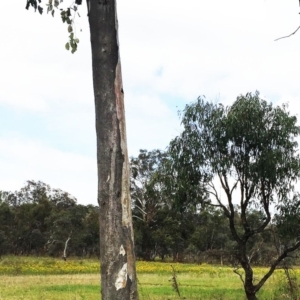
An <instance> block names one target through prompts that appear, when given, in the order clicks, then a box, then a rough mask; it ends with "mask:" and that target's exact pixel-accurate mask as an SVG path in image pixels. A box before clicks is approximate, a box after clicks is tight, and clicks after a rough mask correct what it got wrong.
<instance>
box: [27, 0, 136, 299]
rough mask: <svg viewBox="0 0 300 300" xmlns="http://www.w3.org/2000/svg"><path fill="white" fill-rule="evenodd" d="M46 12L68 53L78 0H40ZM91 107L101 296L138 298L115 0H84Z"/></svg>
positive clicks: (31, 2) (31, 1)
mask: <svg viewBox="0 0 300 300" xmlns="http://www.w3.org/2000/svg"><path fill="white" fill-rule="evenodd" d="M45 2H47V4H46V6H47V12H49V13H51V14H52V15H55V11H58V12H60V16H61V19H62V21H63V22H64V23H66V24H67V27H68V32H69V34H70V35H69V42H68V43H67V44H66V49H71V51H72V53H74V52H75V51H76V50H77V46H78V43H79V40H78V38H77V37H76V36H75V31H74V28H73V27H74V18H75V16H76V15H77V14H78V6H79V5H81V4H82V0H75V3H74V2H73V1H72V2H70V6H69V7H67V8H66V9H61V10H60V5H61V2H62V0H54V1H53V0H45ZM41 3H42V0H26V8H27V9H28V8H30V7H33V8H34V9H35V10H38V12H39V13H41V14H42V13H43V7H42V5H41ZM87 8H88V20H89V24H90V35H91V50H92V66H93V84H94V101H95V112H96V135H97V165H98V202H99V207H100V210H99V211H100V236H101V238H100V260H101V294H102V299H109V300H111V299H138V293H137V283H136V271H135V255H134V245H133V228H132V220H131V219H132V218H131V200H130V193H129V163H128V154H127V143H126V129H125V113H124V90H123V84H122V75H121V62H120V54H119V42H118V20H117V8H116V0H100V1H99V0H97V1H96V0H87Z"/></svg>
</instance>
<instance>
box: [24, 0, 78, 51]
mask: <svg viewBox="0 0 300 300" xmlns="http://www.w3.org/2000/svg"><path fill="white" fill-rule="evenodd" d="M47 1H48V3H46V4H45V5H46V8H47V14H48V13H50V14H51V15H52V17H54V14H55V11H57V10H59V11H60V16H61V20H62V22H63V23H66V24H67V25H68V26H67V30H68V33H70V35H69V41H68V42H67V43H66V45H65V48H66V50H70V49H71V53H75V52H76V51H77V48H78V43H79V39H78V38H77V37H76V30H75V17H76V16H78V17H80V15H79V13H78V5H81V4H82V1H80V0H76V1H75V4H71V5H70V6H69V7H67V8H66V9H63V8H60V4H61V3H62V2H63V0H54V1H53V0H47ZM41 2H42V0H27V3H26V7H25V8H26V9H29V7H30V6H31V7H33V8H34V10H35V11H36V10H38V12H39V13H40V14H41V15H42V14H43V11H44V8H43V7H42V6H41Z"/></svg>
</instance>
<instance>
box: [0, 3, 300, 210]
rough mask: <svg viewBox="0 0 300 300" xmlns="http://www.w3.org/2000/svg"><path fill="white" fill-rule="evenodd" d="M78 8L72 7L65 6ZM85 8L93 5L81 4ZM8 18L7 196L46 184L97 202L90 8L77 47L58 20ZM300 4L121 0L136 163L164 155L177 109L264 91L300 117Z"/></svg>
mask: <svg viewBox="0 0 300 300" xmlns="http://www.w3.org/2000/svg"><path fill="white" fill-rule="evenodd" d="M68 1H69V0H64V3H68ZM83 2H85V1H83ZM25 4H26V0H23V1H4V3H2V9H1V10H0V26H1V28H2V30H1V41H0V79H1V80H0V190H5V191H14V190H18V189H20V188H21V187H22V186H24V184H25V182H26V181H27V180H35V181H38V180H40V181H43V182H45V183H47V184H49V185H50V186H51V187H52V188H60V189H62V190H64V191H67V192H69V193H70V194H71V195H73V196H74V197H76V198H77V200H78V203H80V204H94V205H96V204H97V165H96V133H95V112H94V98H93V86H92V65H91V49H90V37H89V25H88V19H87V13H86V8H85V7H84V6H81V7H80V15H81V17H80V18H76V21H75V22H76V33H77V36H78V38H79V40H80V43H79V48H78V51H77V52H76V53H75V54H71V53H70V52H68V51H66V50H65V48H64V45H65V43H66V42H67V40H68V33H67V28H66V25H65V24H62V22H61V20H60V18H59V16H58V15H56V16H55V17H54V18H52V16H50V15H47V14H44V15H42V16H40V15H39V14H38V13H34V11H33V10H32V9H31V10H29V11H27V10H25ZM299 12H300V7H299V2H298V1H297V0H251V1H250V0H227V1H224V0H210V1H207V0H205V1H204V0H186V1H181V0H180V1H179V0H126V1H124V0H119V1H118V19H119V40H120V51H121V63H122V73H123V83H124V92H125V110H126V123H127V125H126V126H127V140H128V150H129V156H137V155H138V153H139V149H147V150H153V149H162V150H164V149H166V147H167V146H168V144H169V142H170V140H171V139H173V138H175V137H176V136H177V135H178V134H179V133H180V119H179V117H178V111H180V110H182V109H183V108H184V107H185V105H186V104H189V103H191V102H193V101H195V100H196V99H197V97H198V96H200V95H205V96H206V98H207V99H208V100H211V101H218V102H221V103H223V104H225V105H230V104H232V103H233V102H234V101H235V99H236V97H237V96H238V95H240V94H245V93H247V92H255V91H256V90H258V91H260V95H261V97H262V98H264V99H266V100H268V101H269V102H272V103H273V104H275V105H277V104H278V105H280V104H282V103H289V109H290V111H291V112H292V113H293V114H295V115H297V114H298V113H299V111H300V104H298V103H300V101H298V100H300V88H299V70H300V55H299V53H300V51H299V50H300V30H299V32H298V33H296V34H295V35H293V36H291V37H289V38H285V39H281V40H278V41H274V40H275V39H277V38H280V37H282V36H286V35H289V34H291V33H292V32H294V31H295V30H296V29H297V28H298V26H299V25H300V15H299Z"/></svg>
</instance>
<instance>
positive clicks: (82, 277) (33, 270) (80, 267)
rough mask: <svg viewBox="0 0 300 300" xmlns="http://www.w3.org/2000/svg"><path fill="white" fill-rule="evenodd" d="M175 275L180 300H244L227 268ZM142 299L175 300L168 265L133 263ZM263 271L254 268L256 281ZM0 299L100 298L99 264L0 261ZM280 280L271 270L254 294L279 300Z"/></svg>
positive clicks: (183, 267)
mask: <svg viewBox="0 0 300 300" xmlns="http://www.w3.org/2000/svg"><path fill="white" fill-rule="evenodd" d="M172 265H173V266H174V268H175V269H176V271H177V281H178V284H179V291H180V296H181V297H182V298H181V299H184V298H185V299H224V300H227V299H228V300H229V299H232V300H233V299H236V300H241V299H244V291H243V288H242V283H241V281H240V279H239V278H238V276H237V275H236V274H234V273H233V271H232V268H229V267H219V266H209V265H189V264H172ZM137 271H138V280H139V283H138V286H139V293H140V298H141V299H142V300H144V299H145V300H156V299H157V300H166V299H180V298H179V296H178V294H177V293H176V292H175V291H174V289H173V288H172V280H170V279H171V277H172V268H171V266H170V264H168V263H147V262H138V263H137ZM265 271H266V269H263V268H256V269H255V272H256V273H257V276H258V277H261V276H262V274H264V272H265ZM0 274H1V276H0V299H1V300H2V299H3V300H4V299H5V300H6V299H26V300H33V299H39V300H42V299H43V300H46V299H47V300H54V299H55V300H57V299H60V300H67V299H68V300H77V299H87V300H93V299H99V295H100V288H99V282H100V279H99V275H98V274H99V263H98V261H96V260H82V261H81V260H68V261H67V262H64V261H62V260H57V259H49V258H30V257H29V258H19V257H5V258H3V259H2V260H1V261H0ZM284 281H285V279H284V276H283V272H282V271H276V273H275V274H274V275H273V276H272V278H271V279H270V280H269V281H268V283H267V284H266V286H265V287H264V288H263V290H262V291H261V292H260V293H259V295H258V296H259V299H266V300H271V299H284V297H283V293H282V292H283V291H282V290H280V287H282V286H283V283H284Z"/></svg>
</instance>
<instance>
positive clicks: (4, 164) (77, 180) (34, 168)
mask: <svg viewBox="0 0 300 300" xmlns="http://www.w3.org/2000/svg"><path fill="white" fill-rule="evenodd" d="M0 157H1V169H3V170H5V171H2V172H0V182H1V187H0V189H1V190H16V189H20V188H21V187H22V185H23V184H24V183H25V181H26V180H31V179H33V180H41V181H43V182H45V183H47V184H50V186H52V187H54V188H61V189H62V190H65V191H67V192H69V193H70V194H72V195H73V196H75V197H76V198H77V199H78V202H79V203H85V204H88V203H92V204H96V203H97V198H96V197H97V196H96V191H97V182H96V174H97V173H96V172H97V171H96V158H95V159H92V158H88V157H84V156H81V155H78V154H74V153H68V152H62V151H59V150H58V149H52V148H47V147H45V146H43V145H42V144H40V143H39V142H38V141H32V140H23V139H22V138H6V139H4V138H2V139H0Z"/></svg>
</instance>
